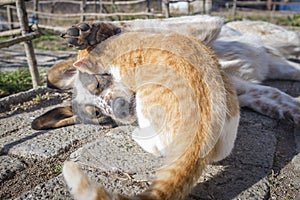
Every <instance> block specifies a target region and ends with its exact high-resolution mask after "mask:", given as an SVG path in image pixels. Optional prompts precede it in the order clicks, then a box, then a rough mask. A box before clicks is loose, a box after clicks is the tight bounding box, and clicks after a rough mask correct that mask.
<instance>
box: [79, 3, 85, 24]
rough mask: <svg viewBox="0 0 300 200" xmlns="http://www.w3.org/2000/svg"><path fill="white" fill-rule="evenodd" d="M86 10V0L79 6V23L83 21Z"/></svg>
mask: <svg viewBox="0 0 300 200" xmlns="http://www.w3.org/2000/svg"><path fill="white" fill-rule="evenodd" d="M85 9H86V0H82V1H81V4H80V12H81V14H82V15H81V16H80V21H81V22H83V21H85V16H84V15H83V14H84V12H85Z"/></svg>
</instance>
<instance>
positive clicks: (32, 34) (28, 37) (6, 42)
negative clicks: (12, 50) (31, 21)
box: [0, 32, 40, 48]
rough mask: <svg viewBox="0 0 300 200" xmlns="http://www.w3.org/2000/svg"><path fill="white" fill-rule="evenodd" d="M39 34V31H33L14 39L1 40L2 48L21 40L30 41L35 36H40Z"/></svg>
mask: <svg viewBox="0 0 300 200" xmlns="http://www.w3.org/2000/svg"><path fill="white" fill-rule="evenodd" d="M39 36H40V33H39V32H33V33H28V34H26V35H23V36H18V37H15V38H13V39H10V40H7V41H4V42H0V48H5V47H9V46H12V45H15V44H18V43H20V42H26V41H30V40H32V39H34V38H37V37H39Z"/></svg>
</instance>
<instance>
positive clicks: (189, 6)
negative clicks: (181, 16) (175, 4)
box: [187, 1, 192, 15]
mask: <svg viewBox="0 0 300 200" xmlns="http://www.w3.org/2000/svg"><path fill="white" fill-rule="evenodd" d="M187 4H188V14H189V15H190V14H191V13H192V11H191V10H192V9H191V2H190V1H187Z"/></svg>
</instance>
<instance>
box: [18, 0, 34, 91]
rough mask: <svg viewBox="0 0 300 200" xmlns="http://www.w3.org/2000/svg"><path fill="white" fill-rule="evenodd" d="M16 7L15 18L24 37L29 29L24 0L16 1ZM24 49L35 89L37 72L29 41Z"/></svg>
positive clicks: (25, 43)
mask: <svg viewBox="0 0 300 200" xmlns="http://www.w3.org/2000/svg"><path fill="white" fill-rule="evenodd" d="M16 7H17V16H18V19H19V22H20V27H21V29H22V31H21V32H22V35H23V36H25V35H26V34H27V33H29V27H28V18H27V13H26V8H25V3H24V0H16ZM24 48H25V53H26V57H27V63H28V67H29V71H30V74H31V78H32V86H33V88H36V87H37V86H38V84H39V71H38V69H37V63H36V59H35V55H34V50H33V45H32V42H31V40H30V41H27V42H24Z"/></svg>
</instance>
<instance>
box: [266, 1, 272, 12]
mask: <svg viewBox="0 0 300 200" xmlns="http://www.w3.org/2000/svg"><path fill="white" fill-rule="evenodd" d="M267 9H268V10H269V11H270V10H272V0H267Z"/></svg>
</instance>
